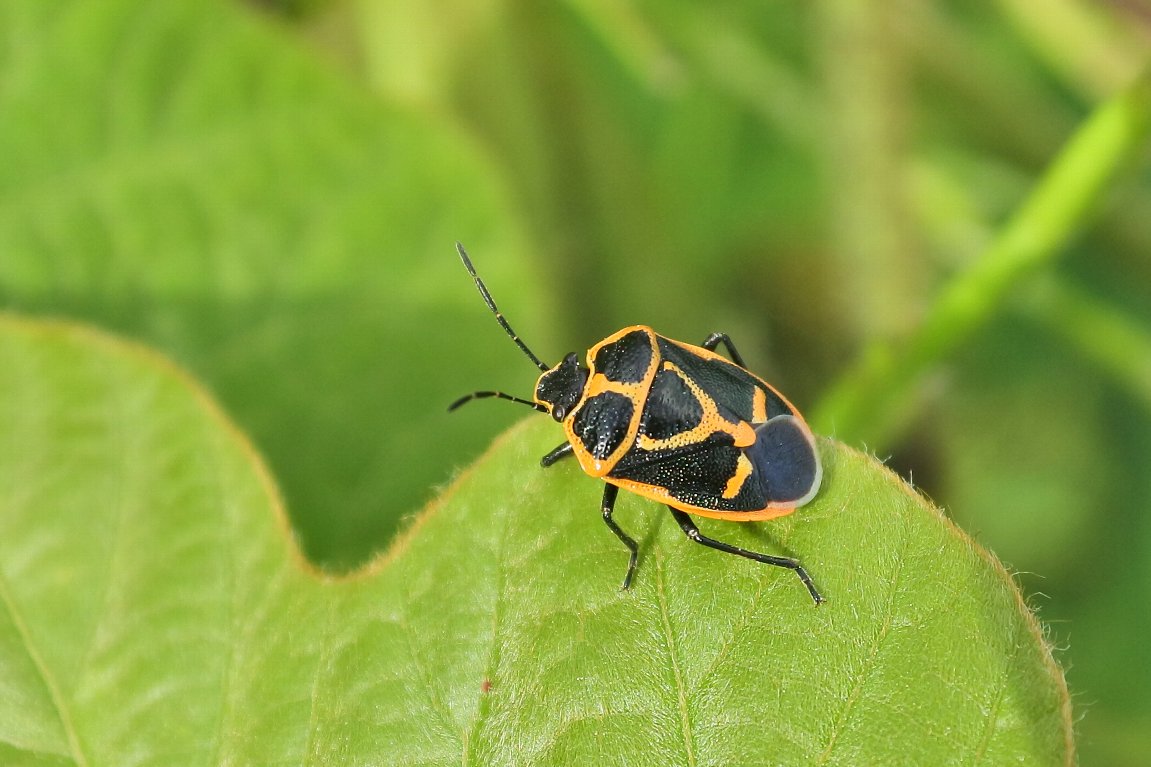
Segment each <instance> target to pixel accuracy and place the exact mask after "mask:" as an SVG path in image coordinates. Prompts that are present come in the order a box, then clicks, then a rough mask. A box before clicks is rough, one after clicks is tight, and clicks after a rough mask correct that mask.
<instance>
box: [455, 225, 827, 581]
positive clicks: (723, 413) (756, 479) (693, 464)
mask: <svg viewBox="0 0 1151 767" xmlns="http://www.w3.org/2000/svg"><path fill="white" fill-rule="evenodd" d="M456 249H457V250H458V251H459V253H460V258H461V259H462V260H463V262H464V266H465V267H466V268H467V270H468V273H469V274H471V275H472V279H473V280H475V283H476V287H477V288H478V289H479V291H480V295H481V296H482V297H483V299H484V303H485V304H487V307H488V309H490V310H491V311H492V313H493V314H494V315H495V316H496V320H497V321H498V322H499V323H500V327H502V328H503V329H504V332H506V333H507V334H508V335H509V336H510V337H511V339H512V341H514V342H515V344H516V346H518V347H519V348H520V351H522V352H523V353H524V354H526V355H527V357H528V359H530V360H531V361H532V362H533V363H535V366H536V367H538V368H539V369H540V371H541V373H542V374H541V375H540V377H539V380H538V381H537V382H536V390H535V396H534V397H533V398H532V399H531V400H526V399H521V398H519V397H513V396H512V395H510V394H505V393H504V392H499V391H477V392H473V393H471V394H468V395H466V396H464V397H461V398H460V399H458V400H456V401H455V402H453V403H452V404H451V406H450V407H449V408H448V410H455V409H456V408H458V407H459V406H460V405H463V404H464V403H465V402H470V401H471V400H473V399H484V398H487V397H499V398H500V399H506V400H511V401H512V402H518V403H520V404H521V405H527V406H528V407H531V408H534V409H536V410H538V411H540V412H541V413H547V414H548V415H550V416H551V417H552V418H554V419H555V420H556V421H558V422H560V423H562V424H563V427H564V432H565V434H566V435H567V440H566V441H565V442H564V443H563V444H561V445H560V446H559V447H557V448H556V449H555V450H552V451H551V452H550V453H548V454H547V455H545V456H544V457H543V458H542V459H541V460H540V464H541V465H542V466H544V467H547V466H551V465H552V464H554V463H556V462H557V461H559V460H560V459H561V458H566V457H568V456H572V455H574V456H575V458H576V460H577V461H579V465H580V468H581V469H583V470H584V472H586V473H587V474H589V475H591V476H593V477H597V478H599V479H602V480H604V482H605V483H607V484H606V486H605V488H604V494H603V503H602V504H601V505H600V510H601V512H602V514H603V521H604V522H605V523H606V524H607V526H608V527H609V528H610V529H611V531H612V532H613V533H615V534H616V536H617V537H618V538H619V539H620V540H621V541H623V543H624V545H625V546H627V547H628V549H629V550H630V552H631V558H630V559H629V560H628V566H627V574H626V575H625V576H624V579H623V588H624V589H626V588H628V587H629V586H630V585H631V579H632V575H633V574H634V573H635V567H636V560H637V558H638V556H639V547H638V546H637V545H636V542H635V540H634V539H633V538H632V537H631V536H629V535H628V534H627V533H625V532H624V531H623V530H622V529H620V527H619V525H618V524H616V521H615V520H614V519H612V512H613V510H614V509H615V500H616V495H617V494H618V493H619V489H620V488H621V487H622V488H624V489H626V490H630V491H632V492H633V493H636V494H638V495H642V496H644V497H646V498H651V499H653V500H656V501H659V502H660V503H663V504H666V505H667V507H668V509H670V510H671V514H672V516H673V517H675V521H676V522H677V523H678V524H679V526H680V528H682V529H683V531H684V533H686V534H687V537H688V538H690V539H691V540H693V541H695V542H696V543H701V544H703V545H704V546H710V547H711V548H713V549H718V550H720V551H725V552H727V553H729V554H738V555H739V556H741V557H747V558H748V559H754V560H755V561H757V562H763V563H764V564H768V565H776V566H777V567H786V568H788V569H789V570H794V571H795V573H796V575H798V576H799V579H800V580H801V581H803V585H804V586H806V587H807V590H808V591H809V592H810V593H811V598H812V599H814V600H815V603H816V604H819V603H820V602H822V601H823V597H822V596H820V594H819V591H818V590H817V589H816V588H815V584H814V583H813V582H812V580H811V577H810V576H809V575H808V574H807V571H806V570H805V569H804V568H803V565H802V564H800V562H799V561H798V560H796V559H792V558H790V557H776V556H771V555H769V554H760V553H757V552H754V551H748V550H747V549H741V548H739V547H738V546H732V545H731V544H728V543H723V542H722V541H717V540H714V539H712V538H708V537H707V536H705V535H703V534H702V533H700V531H699V528H698V527H696V525H695V523H694V522H693V521H692V519H691V517H690V516H689V514H696V515H699V516H703V517H713V518H715V519H726V520H734V521H740V522H743V521H748V520H760V519H772V518H774V517H781V516H783V515H785V514H790V513H791V512H793V511H795V509H796V508H798V507H799V506H802V505H803V504H805V503H807V502H808V501H810V500H811V499H812V498H813V497H815V494H816V492H818V490H819V484H820V481H821V479H822V477H823V468H822V466H821V465H820V462H819V452H818V450H817V449H816V446H815V437H813V436H812V433H811V430H810V429H809V428H808V426H807V423H805V422H804V420H803V416H801V415H800V414H799V411H798V410H796V409H795V407H794V406H793V405H792V404H791V403H790V402H788V401H787V400H786V399H785V398H784V397H783V395H782V394H780V393H779V392H777V391H776V390H775V389H774V388H772V387H771V386H770V385H769V384H768V383H767V382H765V381H764V380H762V379H761V378H759V377H757V376H755V375H753V374H752V373H750V372H749V371H748V370H747V368H746V367H745V365H744V363H743V358H742V357H741V356H740V354H739V352H738V351H736V349H735V346H734V344H732V342H731V339H730V338H728V337H727V335H726V334H724V333H712V334H711V335H710V336H708V337H707V339H706V340H704V342H703V343H702V344H701V345H699V346H692V345H691V344H685V343H681V342H679V341H673V340H672V339H670V338H665V337H664V336H661V335H659V334H658V333H656V332H655V331H654V330H652V329H651V328H649V327H646V326H644V325H632V326H631V327H626V328H624V329H623V330H620V331H619V332H617V333H615V334H614V335H611V336H608V337H607V338H605V339H604V340H602V341H600V342H599V343H598V344H596V345H595V346H593V347H592V348H591V349H590V350H588V353H587V362H588V367H587V368H584V367H583V366H582V365H580V362H579V358H578V357H577V356H576V354H575V352H572V353H570V354H568V355H567V356H566V357H564V358H563V361H561V362H560V363H559V364H558V365H556V366H554V367H548V366H547V365H545V364H544V363H543V362H541V361H540V358H539V357H537V356H536V355H535V354H533V353H532V351H531V349H529V348H528V347H527V345H526V344H525V343H524V342H523V341H522V340H520V337H519V336H517V335H516V333H515V331H514V330H512V328H511V325H509V324H508V321H507V320H506V319H504V316H503V314H501V313H500V310H499V309H497V308H496V304H495V302H494V301H493V300H492V296H491V294H490V293H489V292H488V289H487V287H486V286H485V285H484V283H483V281H482V280H481V279H480V277H479V275H478V274H476V270H475V267H473V266H472V262H471V259H469V258H468V254H467V252H466V251H465V250H464V247H463V245H461V244H459V243H458V242H457V243H456ZM721 343H722V344H723V345H724V347H725V348H726V349H727V353H728V354H729V355H730V356H731V359H730V360H728V359H727V358H725V357H721V356H720V355H719V354H717V353H716V352H715V349H716V347H717V346H719V345H720V344H721Z"/></svg>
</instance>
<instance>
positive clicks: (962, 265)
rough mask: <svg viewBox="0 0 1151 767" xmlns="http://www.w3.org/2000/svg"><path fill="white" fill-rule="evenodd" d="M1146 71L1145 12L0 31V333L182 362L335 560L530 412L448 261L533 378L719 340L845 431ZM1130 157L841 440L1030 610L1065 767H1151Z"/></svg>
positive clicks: (524, 389)
mask: <svg viewBox="0 0 1151 767" xmlns="http://www.w3.org/2000/svg"><path fill="white" fill-rule="evenodd" d="M1149 40H1151V4H1148V2H1147V0H1133V1H1131V2H1124V3H1091V2H1087V1H1086V0H1047V1H1046V2H1044V3H1041V4H1036V3H1028V2H1026V0H997V1H993V2H987V3H972V2H961V1H960V0H952V1H951V2H942V1H938V2H931V3H910V2H898V3H884V2H880V0H874V1H873V2H870V3H867V2H864V3H849V2H846V1H839V0H826V1H825V2H822V3H818V4H812V3H804V2H779V3H773V4H769V5H766V6H765V5H764V4H762V3H755V2H750V0H730V1H728V2H721V3H711V4H706V5H703V4H697V3H689V2H686V1H685V0H661V2H658V3H656V2H634V3H604V2H597V1H596V0H568V2H557V3H514V2H507V3H501V2H486V3H485V2H474V1H465V0H454V1H453V0H448V1H446V2H441V3H436V4H429V3H426V2H420V1H419V0H303V1H300V0H295V1H294V2H284V3H276V2H269V1H267V0H266V1H265V2H260V3H255V2H253V3H250V4H242V3H238V2H224V1H223V0H211V1H210V2H191V1H188V2H183V1H180V2H171V1H168V2H160V1H159V0H157V1H155V2H142V1H140V0H131V1H130V0H106V1H105V2H101V3H43V2H38V1H37V0H21V1H19V2H9V3H4V4H3V5H0V301H2V302H3V306H4V308H6V309H11V310H19V311H23V312H27V313H32V314H47V315H63V316H69V317H76V318H80V319H85V320H89V321H92V322H95V323H97V324H99V325H101V326H103V327H106V328H110V329H113V330H115V331H117V332H120V333H123V334H126V335H130V336H134V337H136V338H139V339H141V340H144V341H146V342H147V343H150V344H152V345H155V346H157V347H159V348H161V349H162V350H164V351H165V352H166V353H168V354H170V355H172V356H174V357H176V358H177V359H179V360H180V361H181V362H183V363H184V364H185V365H187V366H188V367H189V368H190V369H191V370H192V371H193V372H194V373H195V374H196V375H197V376H199V377H200V378H202V379H203V380H204V381H205V382H207V384H208V385H209V386H210V387H211V388H212V389H213V390H214V391H215V392H216V393H217V394H218V396H219V397H220V399H221V400H222V401H223V403H224V405H225V406H226V407H227V408H228V410H229V411H230V412H231V413H232V414H234V416H235V418H236V419H237V420H238V422H239V423H240V424H241V426H242V427H244V428H245V429H247V430H249V431H250V433H251V434H252V435H253V438H254V440H255V442H256V443H257V445H258V446H259V448H260V450H262V451H263V452H264V453H265V454H266V455H267V456H268V458H269V461H270V463H271V464H272V467H273V470H274V471H275V473H276V476H277V478H278V481H279V482H280V484H281V485H282V487H283V488H284V492H285V495H286V496H287V500H288V505H289V507H290V509H291V510H292V516H293V520H294V522H295V524H296V525H297V529H298V531H299V533H300V535H301V537H302V539H303V544H304V547H305V549H306V550H307V551H308V552H309V554H310V555H311V556H312V557H313V558H315V559H317V560H318V561H320V562H321V563H323V564H325V565H327V566H330V567H347V566H350V565H352V564H354V563H357V562H360V561H363V560H364V558H365V557H367V556H368V555H369V554H370V553H371V552H372V551H373V550H376V549H379V548H381V547H383V546H385V545H386V543H387V540H388V539H389V537H390V535H391V534H392V533H393V532H394V530H395V529H396V526H397V524H398V523H399V520H400V519H401V518H402V517H403V516H404V515H406V514H408V513H411V512H413V511H414V510H415V509H416V508H417V507H418V506H419V505H420V503H421V502H422V501H423V500H424V499H426V498H428V497H430V495H431V493H432V487H433V485H435V484H437V483H442V482H444V481H445V480H446V479H447V478H448V477H449V476H450V474H451V472H452V470H453V467H456V466H459V465H461V464H462V463H464V462H465V461H466V460H467V459H468V458H469V457H470V456H473V455H475V454H476V453H477V452H478V451H479V449H480V448H481V447H482V446H483V445H484V444H486V442H487V441H488V440H489V439H490V438H491V437H492V436H494V435H495V434H496V432H497V431H498V430H499V429H500V425H501V424H504V423H508V422H509V421H510V420H511V419H513V418H514V417H515V415H514V414H509V413H508V412H507V411H506V410H503V409H501V408H499V407H498V406H497V405H492V406H491V407H490V408H486V407H481V406H479V405H476V406H474V409H473V410H471V411H469V412H466V413H460V414H458V415H457V416H455V417H453V418H451V419H449V418H448V417H447V416H446V415H445V414H444V413H443V412H442V410H443V407H444V405H446V403H448V402H450V401H451V400H452V398H453V397H454V396H456V395H457V394H461V393H464V392H466V391H469V390H471V389H474V388H503V389H505V390H508V391H511V392H513V393H518V394H527V393H529V392H530V386H531V384H532V382H533V380H534V374H533V371H532V370H531V368H530V367H529V366H528V365H527V364H526V363H525V361H524V360H523V359H522V357H521V356H520V355H519V354H518V352H516V350H515V349H514V347H512V346H511V345H510V344H509V343H508V342H507V339H506V338H505V337H504V336H503V335H502V334H501V333H500V332H499V330H498V328H497V327H496V326H495V324H494V323H493V322H492V321H491V318H490V317H488V316H487V315H486V313H485V311H484V309H483V307H482V305H481V304H480V302H479V300H478V299H477V297H476V296H475V293H474V289H473V288H472V286H471V285H470V284H469V281H468V280H467V278H466V275H465V274H464V273H463V271H462V270H461V269H460V267H459V265H458V263H457V262H456V260H455V257H454V254H453V252H452V243H453V241H454V240H457V239H459V240H462V241H464V242H465V244H467V245H468V246H469V248H470V250H471V252H472V254H473V256H474V257H475V260H476V263H477V266H478V267H479V268H480V270H481V272H482V273H483V274H484V275H485V279H486V280H487V281H488V283H489V285H490V286H491V288H492V290H493V292H494V293H495V295H496V297H497V300H499V302H500V303H501V306H502V308H503V309H504V310H505V311H506V313H507V314H508V316H509V317H510V318H511V319H512V321H513V323H514V324H515V326H516V327H517V330H519V331H520V333H521V334H522V335H523V336H524V337H525V338H526V339H527V340H528V342H529V343H530V344H531V345H532V346H533V348H534V349H535V351H536V352H537V353H538V354H540V356H541V357H543V358H544V359H545V360H546V361H552V360H555V359H558V357H559V356H560V355H561V354H562V353H564V352H567V351H569V350H573V349H576V350H582V349H586V348H587V347H588V346H590V345H591V344H592V343H594V342H595V341H597V340H599V339H600V338H602V337H604V336H605V335H607V334H608V333H610V332H612V331H614V330H616V329H618V328H619V327H621V326H623V325H627V324H633V323H637V322H644V323H649V324H652V325H654V326H655V327H656V328H657V329H659V330H660V332H663V333H665V334H668V335H671V336H673V337H677V338H682V339H685V340H700V339H702V338H703V337H705V336H706V335H707V334H708V333H709V332H711V331H714V330H723V331H726V332H728V333H730V334H731V335H732V336H733V337H734V338H735V339H736V340H737V342H738V343H739V345H740V348H741V350H743V351H744V353H745V356H747V357H748V358H749V362H751V364H752V367H753V368H755V369H756V370H757V371H758V372H760V373H762V374H764V375H765V376H766V377H767V378H768V379H769V380H772V381H773V382H775V383H777V384H778V385H779V386H780V388H781V389H782V390H783V391H785V392H787V393H788V395H789V397H790V398H791V399H792V400H793V401H795V402H796V403H797V404H798V405H800V407H801V408H806V409H810V410H811V411H812V412H816V413H829V412H833V411H834V408H833V407H832V404H833V403H834V402H835V397H834V395H835V393H836V392H841V391H843V387H845V386H846V387H851V386H853V385H856V383H857V378H856V373H857V371H859V370H861V369H862V368H861V367H860V366H859V364H858V363H856V365H855V366H853V365H852V360H856V359H865V360H866V359H868V355H869V354H870V355H872V356H873V357H874V356H875V355H876V354H877V352H876V350H884V349H888V350H890V349H895V350H899V349H902V348H906V345H905V344H906V341H907V339H909V338H914V337H915V333H916V332H917V330H918V329H919V328H920V327H921V324H920V323H921V321H922V318H923V317H924V316H930V314H931V312H932V309H933V307H937V306H938V303H937V301H936V298H937V296H939V295H940V294H941V293H945V292H946V289H947V286H949V285H954V284H956V280H957V279H959V278H961V277H962V275H964V274H968V273H970V270H971V269H973V268H978V264H979V263H980V257H981V254H984V253H985V252H987V249H988V248H989V246H992V245H993V244H994V243H995V242H997V240H996V238H997V235H998V234H999V233H1000V232H1001V231H1002V228H1003V224H1004V222H1005V221H1007V220H1008V219H1009V216H1010V215H1011V213H1012V211H1014V210H1015V209H1016V208H1017V207H1018V206H1019V205H1020V203H1021V202H1022V201H1023V200H1024V198H1025V197H1026V195H1027V194H1028V190H1030V189H1031V188H1032V187H1033V186H1034V185H1035V183H1036V181H1037V179H1038V178H1039V177H1040V175H1041V174H1042V173H1043V172H1044V169H1045V168H1046V167H1047V166H1048V165H1049V163H1051V161H1052V158H1054V157H1056V156H1057V155H1058V154H1059V152H1060V149H1061V147H1062V146H1063V145H1064V143H1065V142H1066V141H1067V140H1068V138H1069V137H1070V136H1071V135H1072V133H1073V132H1074V131H1075V129H1076V126H1077V125H1079V124H1080V122H1081V121H1083V120H1084V119H1085V118H1086V117H1087V116H1088V115H1089V114H1090V113H1092V112H1093V110H1095V108H1096V107H1098V106H1099V105H1100V104H1102V103H1103V102H1104V101H1106V100H1107V99H1110V98H1112V97H1114V96H1115V94H1118V93H1120V92H1121V91H1122V90H1123V89H1124V88H1125V87H1127V85H1128V84H1129V83H1130V82H1131V81H1132V79H1133V78H1134V77H1135V76H1136V75H1137V73H1138V72H1139V71H1140V69H1141V68H1142V67H1144V66H1145V65H1146V63H1147V61H1148V59H1149V55H1148V54H1149V52H1151V43H1149ZM1147 154H1148V153H1147V152H1146V151H1143V152H1142V153H1141V154H1139V153H1136V154H1135V155H1133V156H1131V157H1128V158H1126V159H1125V161H1123V162H1119V161H1118V160H1116V161H1115V164H1116V167H1117V168H1118V169H1119V170H1122V171H1124V173H1123V175H1121V176H1120V179H1121V180H1120V182H1119V183H1117V184H1110V183H1109V184H1106V185H1100V188H1099V190H1098V192H1097V193H1096V194H1094V195H1092V196H1091V198H1090V199H1089V200H1088V202H1090V203H1091V205H1090V207H1091V208H1092V212H1093V213H1094V215H1093V216H1092V217H1091V218H1089V219H1086V218H1085V220H1087V221H1090V226H1088V227H1087V228H1085V229H1084V230H1083V231H1081V232H1079V233H1078V236H1077V237H1076V238H1075V239H1074V240H1072V241H1071V242H1070V243H1067V242H1066V238H1062V239H1060V240H1059V242H1058V243H1057V245H1058V247H1057V248H1055V250H1054V251H1053V255H1052V256H1051V257H1050V258H1045V259H1043V260H1042V263H1038V262H1037V263H1036V264H1035V265H1034V266H1033V268H1030V269H1028V270H1019V271H1018V273H1013V275H1012V278H1011V280H1009V281H1007V282H1006V283H1004V284H1003V285H1002V290H1001V297H1000V299H999V300H997V301H996V302H995V303H994V304H993V305H992V306H991V307H990V308H989V309H988V311H987V312H986V314H985V317H984V319H983V320H981V321H980V322H979V323H975V324H973V325H972V326H971V328H970V330H969V332H968V333H966V334H965V335H963V337H962V338H961V339H959V340H957V341H956V342H955V343H954V345H953V347H950V348H948V350H947V351H946V353H944V354H941V355H940V356H939V357H938V358H937V359H933V360H931V361H930V364H929V365H927V366H926V367H925V368H924V369H923V370H919V371H917V375H916V376H914V380H912V381H911V383H910V386H909V388H908V390H907V392H906V394H905V396H904V395H901V396H900V397H899V398H898V401H897V403H896V404H897V405H898V407H897V408H896V411H897V412H896V411H893V412H891V413H887V412H886V411H884V412H883V413H877V414H875V418H874V419H873V422H872V424H871V425H869V426H865V427H861V428H859V429H848V428H847V427H846V426H845V427H843V430H842V431H839V430H838V428H839V427H837V426H836V424H835V423H834V422H833V423H831V426H830V428H829V429H828V431H830V432H833V433H836V434H838V435H839V436H841V437H844V438H846V439H848V440H849V441H852V442H854V443H856V444H866V445H869V446H871V447H872V448H874V449H877V450H879V452H880V453H881V455H887V454H890V455H891V456H892V459H891V460H892V463H893V465H895V466H897V467H899V468H900V469H901V470H903V471H906V472H909V473H910V474H911V476H912V477H913V479H914V480H915V481H916V484H918V485H919V486H921V487H923V488H924V489H925V490H926V491H927V492H928V493H929V494H931V495H932V496H933V497H934V498H935V499H937V500H938V501H940V502H941V503H943V504H944V505H945V506H946V507H948V508H949V509H950V510H951V512H952V513H953V514H954V515H955V516H956V517H957V519H959V521H960V522H961V523H962V524H963V525H964V526H965V527H967V528H968V529H969V530H971V531H972V532H973V533H975V534H976V535H977V536H978V537H979V538H980V539H981V541H982V542H983V543H985V544H986V545H988V546H989V547H990V548H992V549H993V550H996V551H999V552H1000V554H1001V555H1002V556H1003V557H1004V558H1005V559H1006V560H1007V561H1008V562H1009V563H1010V564H1011V565H1012V566H1014V567H1015V568H1017V569H1019V570H1020V571H1022V572H1023V573H1024V574H1025V575H1024V581H1025V583H1026V584H1027V586H1028V587H1029V588H1030V589H1031V590H1032V591H1041V592H1042V593H1043V595H1044V596H1042V597H1037V598H1036V603H1037V606H1038V607H1039V609H1040V611H1041V615H1042V617H1043V618H1044V619H1045V620H1046V621H1047V622H1048V623H1050V624H1051V625H1052V627H1053V634H1054V639H1055V641H1056V643H1057V644H1059V645H1061V646H1067V648H1068V649H1067V650H1066V651H1065V653H1064V656H1063V660H1064V661H1065V663H1066V664H1067V665H1068V666H1069V681H1070V684H1071V687H1072V690H1073V691H1075V692H1076V694H1077V696H1078V697H1077V700H1078V701H1080V703H1081V710H1082V712H1083V721H1082V725H1081V749H1080V750H1081V753H1082V754H1083V761H1084V763H1087V764H1091V763H1103V764H1114V765H1141V764H1145V763H1147V761H1148V760H1149V759H1151V748H1149V747H1148V746H1147V744H1146V738H1145V732H1146V731H1147V728H1148V727H1149V726H1151V695H1148V693H1147V692H1146V691H1147V690H1148V689H1151V666H1149V665H1148V664H1147V663H1146V662H1145V661H1144V658H1143V655H1144V653H1143V652H1142V644H1143V642H1142V638H1143V637H1144V636H1146V635H1147V633H1148V631H1149V630H1151V610H1148V609H1147V607H1146V606H1147V605H1148V604H1151V525H1149V524H1148V521H1147V520H1148V519H1149V514H1148V509H1149V508H1151V479H1149V475H1148V472H1147V471H1146V466H1147V464H1148V460H1149V458H1151V437H1149V435H1151V429H1149V426H1151V418H1149V415H1151V373H1148V371H1147V365H1148V362H1147V360H1148V359H1149V358H1151V351H1149V350H1151V339H1149V335H1151V173H1149V171H1148V163H1147V159H1148V157H1147ZM1085 160H1086V161H1090V160H1091V155H1090V149H1088V150H1087V155H1086V156H1085ZM1076 229H1078V227H1076ZM948 329H949V328H945V330H948ZM829 392H830V393H831V395H829V394H828V393H829ZM829 403H830V404H829Z"/></svg>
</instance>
